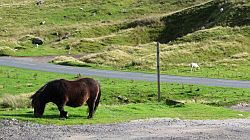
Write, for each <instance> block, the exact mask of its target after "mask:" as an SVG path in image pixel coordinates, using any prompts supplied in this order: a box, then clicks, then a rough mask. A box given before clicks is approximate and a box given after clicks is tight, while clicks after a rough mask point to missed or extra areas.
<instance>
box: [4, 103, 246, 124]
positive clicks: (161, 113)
mask: <svg viewBox="0 0 250 140" xmlns="http://www.w3.org/2000/svg"><path fill="white" fill-rule="evenodd" d="M65 110H67V111H68V112H69V118H68V119H67V120H60V119H59V112H58V110H57V108H56V107H55V105H48V106H47V107H46V110H45V114H44V116H43V118H34V116H33V113H32V109H17V110H9V111H6V110H0V114H1V115H0V119H3V118H15V119H18V120H23V121H31V122H35V123H41V124H57V125H76V124H77V125H79V124H100V123H118V122H126V121H130V120H137V119H147V118H166V117H167V118H178V119H190V120H206V119H230V118H247V117H250V113H249V112H238V111H232V110H230V109H225V108H222V107H211V106H207V105H201V104H187V105H185V106H184V107H179V108H178V107H176V108H173V107H169V106H166V105H164V104H157V103H154V104H128V105H119V106H114V105H112V106H106V105H101V106H100V107H99V108H98V110H97V112H96V114H95V116H94V118H93V119H87V112H86V110H87V109H86V107H80V108H69V107H66V108H65ZM238 114H243V116H240V115H238Z"/></svg>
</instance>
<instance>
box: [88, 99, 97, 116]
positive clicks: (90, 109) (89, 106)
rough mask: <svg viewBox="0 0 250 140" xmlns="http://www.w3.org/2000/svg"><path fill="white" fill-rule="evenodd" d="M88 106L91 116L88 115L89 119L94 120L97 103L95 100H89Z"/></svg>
mask: <svg viewBox="0 0 250 140" xmlns="http://www.w3.org/2000/svg"><path fill="white" fill-rule="evenodd" d="M87 105H88V108H89V115H88V117H87V118H88V119H90V118H92V117H93V114H94V108H95V102H94V100H90V99H89V100H88V101H87Z"/></svg>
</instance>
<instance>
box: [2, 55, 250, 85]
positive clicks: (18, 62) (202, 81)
mask: <svg viewBox="0 0 250 140" xmlns="http://www.w3.org/2000/svg"><path fill="white" fill-rule="evenodd" d="M1 65H2V66H11V67H18V68H25V69H31V70H40V71H47V72H57V73H67V74H82V75H86V76H97V77H105V78H119V79H128V80H143V81H156V80H157V78H156V74H145V73H139V72H119V71H110V70H97V69H91V68H83V67H70V66H61V65H54V64H49V63H45V62H38V61H35V60H34V59H32V58H27V57H25V58H22V57H20V58H17V57H0V66H1ZM161 82H170V83H183V84H199V85H207V86H220V87H234V88H250V81H240V80H223V79H210V78H196V77H182V76H169V75H161Z"/></svg>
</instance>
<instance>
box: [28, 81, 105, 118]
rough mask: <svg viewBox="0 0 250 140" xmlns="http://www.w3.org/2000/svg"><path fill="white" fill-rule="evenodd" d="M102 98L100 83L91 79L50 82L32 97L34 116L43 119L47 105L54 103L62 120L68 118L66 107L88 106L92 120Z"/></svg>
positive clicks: (89, 116)
mask: <svg viewBox="0 0 250 140" xmlns="http://www.w3.org/2000/svg"><path fill="white" fill-rule="evenodd" d="M100 97H101V89H100V84H99V82H97V81H95V80H94V79H91V78H81V79H78V80H75V81H68V80H65V79H60V80H54V81H50V82H48V83H47V84H45V85H44V86H43V87H41V88H40V89H39V90H38V91H37V92H36V93H35V94H33V95H32V96H31V99H32V107H33V108H34V116H35V117H42V115H43V113H44V109H45V106H46V104H47V103H49V102H53V103H54V104H56V105H57V107H58V110H59V111H60V117H61V118H68V113H67V112H66V111H64V106H65V105H67V106H70V107H79V106H82V105H83V104H84V103H85V102H86V103H87V105H88V112H89V114H88V118H92V117H93V114H94V112H95V110H96V109H97V107H98V104H99V101H100Z"/></svg>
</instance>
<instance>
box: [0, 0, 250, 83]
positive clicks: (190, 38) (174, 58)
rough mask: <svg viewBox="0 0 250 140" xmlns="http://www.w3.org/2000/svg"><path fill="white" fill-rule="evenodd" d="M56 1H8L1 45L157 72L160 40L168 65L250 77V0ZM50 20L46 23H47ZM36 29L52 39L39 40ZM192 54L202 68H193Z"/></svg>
mask: <svg viewBox="0 0 250 140" xmlns="http://www.w3.org/2000/svg"><path fill="white" fill-rule="evenodd" d="M56 2H57V1H56V0H52V1H48V2H47V1H46V2H45V3H44V4H42V5H40V6H36V5H35V4H34V3H33V2H32V1H31V0H27V1H25V2H23V3H20V2H18V3H15V2H12V3H10V2H8V1H7V0H5V1H3V2H1V3H0V5H1V7H0V17H1V20H2V21H3V22H1V23H0V25H1V26H0V28H1V30H0V36H1V40H0V46H6V47H5V49H2V51H1V49H0V53H1V52H2V54H4V53H5V54H6V53H7V55H17V56H40V55H66V54H69V53H70V54H80V55H82V56H83V57H81V58H80V59H79V60H80V61H79V60H75V59H71V60H67V59H68V58H67V57H66V58H57V59H55V61H53V62H55V63H59V64H68V65H78V66H87V65H88V66H93V67H96V68H104V67H105V68H109V69H123V70H137V71H147V72H154V71H155V42H156V41H159V42H161V43H162V45H161V65H162V66H161V68H162V72H163V73H167V74H174V75H192V76H202V77H204V76H205V77H216V78H218V77H219V78H230V79H247V80H249V79H250V74H249V72H248V68H249V65H250V60H249V59H250V58H249V53H250V2H248V1H244V0H243V1H234V0H228V1H226V2H225V1H224V0H212V1H208V0H181V1H174V0H171V1H163V0H162V1H149V0H140V1H137V0H129V1H122V2H121V1H112V2H111V1H108V0H104V1H102V2H95V1H85V2H82V1H67V2H66V1H65V2H60V3H58V2H57V3H56ZM13 7H15V8H16V9H15V8H14V9H13ZM31 11H32V12H31ZM28 13H30V14H28ZM7 15H9V16H7ZM42 21H45V24H41V25H40V22H42ZM34 37H39V38H42V39H43V40H44V44H43V45H42V46H40V47H38V48H36V47H34V46H33V45H32V44H31V39H32V38H34ZM8 47H9V49H6V48H8ZM13 49H15V51H14V50H13ZM191 62H197V63H198V64H200V65H201V67H202V69H201V70H199V71H196V72H190V69H189V67H188V64H189V63H191ZM223 71H225V72H223ZM222 73H223V74H222Z"/></svg>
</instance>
